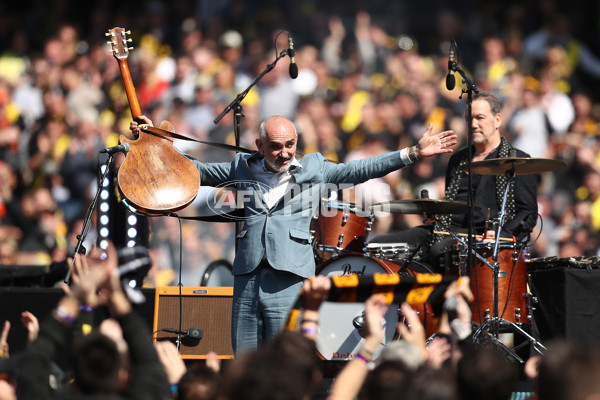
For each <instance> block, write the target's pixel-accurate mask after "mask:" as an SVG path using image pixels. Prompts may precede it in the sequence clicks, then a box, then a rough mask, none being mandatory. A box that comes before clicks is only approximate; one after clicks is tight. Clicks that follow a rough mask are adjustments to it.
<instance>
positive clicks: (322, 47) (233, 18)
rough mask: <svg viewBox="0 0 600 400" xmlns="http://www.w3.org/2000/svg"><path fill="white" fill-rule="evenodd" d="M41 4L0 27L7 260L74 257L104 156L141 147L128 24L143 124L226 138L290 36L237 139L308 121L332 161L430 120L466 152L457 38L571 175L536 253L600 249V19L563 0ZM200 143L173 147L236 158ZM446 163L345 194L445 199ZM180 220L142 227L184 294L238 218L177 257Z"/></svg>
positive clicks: (316, 143)
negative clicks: (118, 54)
mask: <svg viewBox="0 0 600 400" xmlns="http://www.w3.org/2000/svg"><path fill="white" fill-rule="evenodd" d="M28 3H29V2H24V3H23V4H11V5H6V6H3V7H4V8H5V10H4V12H2V13H0V14H1V15H2V21H3V24H2V26H3V28H2V29H1V30H0V51H1V54H0V177H1V178H0V218H1V220H0V222H1V225H0V263H1V264H4V265H34V264H48V263H50V262H60V261H62V260H64V259H65V257H66V256H67V255H69V254H70V253H71V251H72V249H73V246H74V244H75V242H76V235H77V234H79V233H80V231H81V227H82V219H83V216H84V214H85V211H86V209H87V207H88V204H89V201H90V199H91V198H92V196H93V194H94V193H95V188H96V184H97V183H96V181H97V176H98V171H99V164H98V160H99V158H98V151H99V150H100V149H102V148H105V147H109V146H113V145H116V144H117V143H118V137H119V135H121V134H123V135H128V134H129V132H128V129H127V127H128V125H129V122H130V120H131V113H130V111H129V105H128V102H127V98H126V96H125V91H124V88H123V83H122V81H121V74H120V71H119V66H118V64H117V62H116V61H115V60H114V58H113V56H112V54H110V51H109V49H110V46H108V45H107V44H106V43H105V40H106V39H105V36H104V34H105V32H106V31H107V30H108V29H109V28H112V27H114V26H119V25H122V26H123V27H124V28H126V29H130V30H131V34H130V37H131V38H132V44H131V45H132V46H133V47H134V49H133V50H132V51H131V53H130V55H129V57H128V60H127V62H128V65H129V69H130V71H131V74H132V77H133V82H134V85H135V87H136V91H137V95H138V98H139V101H140V106H141V110H142V112H143V113H144V114H146V115H148V116H149V117H150V118H151V119H152V120H154V121H160V120H169V121H170V122H172V123H173V125H174V127H175V129H176V131H177V132H178V133H181V134H187V135H189V136H191V137H194V138H196V139H201V140H209V141H214V142H224V143H229V144H234V143H235V138H234V116H233V113H232V112H230V113H228V114H227V115H226V116H225V117H224V118H223V119H222V120H221V121H220V122H219V123H218V124H214V122H213V120H214V119H215V117H216V116H217V115H219V114H220V113H221V111H222V110H223V109H224V108H225V107H226V106H227V105H228V104H229V103H230V102H231V101H232V100H233V99H234V98H235V97H236V95H237V94H238V93H240V92H242V91H243V90H244V89H246V88H247V87H248V85H249V84H250V83H251V82H252V80H253V79H254V77H256V76H258V75H259V74H260V73H261V72H262V71H263V70H265V68H266V66H267V64H269V63H272V62H273V61H274V59H275V56H276V51H275V49H277V51H279V52H280V51H281V50H283V49H285V48H287V47H288V40H287V39H288V37H287V34H285V33H284V34H282V35H279V36H277V33H279V32H280V31H281V30H283V29H285V30H287V31H289V33H290V35H292V37H293V38H294V44H295V48H296V57H295V59H296V63H297V65H298V67H299V75H298V78H297V79H295V80H292V79H290V77H289V75H288V71H287V69H288V60H287V59H286V60H280V61H279V62H278V63H277V64H276V66H275V68H274V69H273V70H272V71H270V72H269V73H267V74H266V75H264V77H263V78H262V79H261V80H260V81H259V82H258V84H257V85H256V86H255V87H254V88H253V89H252V90H251V91H250V92H249V93H248V95H247V96H246V98H245V99H244V101H243V102H242V106H243V114H244V118H242V120H241V135H240V144H241V145H242V146H244V147H247V148H254V139H255V138H256V136H257V134H258V125H259V123H260V121H261V120H262V119H264V118H265V117H267V116H270V115H274V114H281V115H284V116H286V117H289V118H291V119H292V120H293V121H294V122H295V124H296V127H297V129H298V132H299V138H300V139H299V151H301V152H302V153H305V154H306V153H310V152H314V151H320V152H322V153H323V154H324V155H325V156H326V157H327V158H329V159H330V160H332V161H344V160H350V159H354V158H358V157H365V156H368V155H371V154H376V153H379V152H383V151H388V150H395V149H397V148H399V147H403V146H407V145H411V144H414V143H415V141H416V138H417V136H416V135H418V133H420V132H422V129H423V127H424V126H426V125H427V124H428V123H433V124H434V126H435V128H434V131H435V132H439V131H441V130H444V129H453V130H454V131H455V132H456V133H457V134H459V137H460V138H461V143H460V144H459V146H464V144H465V142H466V135H467V125H466V123H465V119H464V109H465V103H466V96H464V97H462V99H461V98H459V96H460V95H461V88H462V87H463V85H461V79H460V77H459V76H458V75H456V77H457V85H456V88H455V89H454V90H452V91H449V90H447V89H446V88H445V85H444V81H445V76H446V74H447V61H448V48H449V45H450V40H451V39H455V40H456V42H457V44H458V48H459V52H458V61H459V64H460V65H461V67H462V68H463V69H464V70H465V72H466V74H467V75H468V76H470V77H471V78H472V79H473V80H474V82H475V84H476V85H477V86H478V88H480V89H486V90H492V91H494V93H496V94H497V95H498V96H499V97H500V98H501V99H502V102H503V111H502V113H503V121H504V124H503V134H504V135H505V136H506V137H507V138H508V139H509V140H510V141H511V142H512V143H513V144H514V145H515V146H517V147H519V148H520V149H522V150H524V151H526V152H528V153H529V154H530V155H531V156H532V157H540V158H552V159H562V160H564V161H565V162H566V163H567V167H566V168H564V169H562V170H559V171H556V172H554V173H544V174H543V177H542V184H541V185H540V190H539V205H540V207H539V209H540V217H539V219H538V225H537V228H536V230H535V231H534V234H533V235H532V238H531V242H530V243H531V247H530V249H529V251H530V253H531V255H530V257H532V258H534V257H546V256H558V257H568V256H592V255H596V254H597V253H598V246H599V236H598V230H599V229H600V198H599V195H600V158H599V152H598V150H599V149H600V142H599V141H598V139H597V138H598V135H599V133H600V107H599V102H600V97H599V96H598V94H597V93H598V91H597V89H598V88H599V85H598V84H597V78H598V77H599V76H600V57H599V56H597V54H600V53H598V47H599V46H598V44H599V40H598V39H599V38H598V37H597V32H596V30H594V29H591V28H589V27H590V26H595V25H594V23H596V24H597V21H593V16H594V15H596V14H597V13H588V14H586V13H585V12H583V9H584V7H569V9H568V10H565V9H562V8H561V7H562V6H561V4H560V2H558V1H552V0H540V1H532V2H525V3H522V2H517V1H514V2H504V3H500V2H486V3H485V5H484V4H481V5H480V4H478V5H475V2H463V4H459V5H457V7H455V8H452V9H450V8H448V7H445V6H443V3H442V2H439V1H432V2H397V3H394V4H388V3H389V2H384V1H370V2H368V4H366V2H361V1H358V0H356V1H349V2H348V1H344V2H340V1H333V2H327V4H326V5H324V4H317V2H311V1H308V2H298V3H295V2H281V3H280V2H270V1H265V2H260V1H250V2H240V1H225V0H223V1H211V2H205V1H197V2H186V1H171V2H166V1H159V0H154V1H150V2H129V3H128V4H127V5H124V4H121V3H119V2H115V1H110V0H106V1H102V2H99V3H97V4H95V5H93V6H89V5H87V4H83V3H77V2H73V1H67V0H65V1H60V2H58V3H57V4H55V5H51V3H47V4H46V3H44V2H31V3H32V4H31V6H28ZM363 3H364V4H363ZM413 3H414V4H413ZM573 10H575V11H573ZM577 10H579V11H577ZM567 11H569V12H567ZM596 11H597V10H596ZM590 18H591V19H592V21H590ZM589 22H592V23H591V24H590V23H589ZM276 37H277V43H276V46H275V39H276ZM584 38H585V40H583V39H584ZM189 143H190V142H179V141H176V143H175V146H176V147H177V148H179V149H181V150H182V151H185V152H187V153H189V154H191V155H193V156H194V157H196V158H198V159H199V160H202V161H209V162H211V161H228V160H230V159H232V153H231V152H228V151H225V150H219V149H215V148H212V147H207V146H204V145H199V144H192V145H190V144H189ZM446 161H447V159H446V158H445V157H440V158H435V159H432V160H430V161H422V162H420V163H418V164H416V165H415V166H414V167H412V168H407V169H406V170H403V171H402V172H398V173H397V174H390V175H389V176H387V177H386V178H385V179H382V180H374V181H373V182H369V183H367V184H366V185H367V186H366V188H362V190H361V188H358V189H357V190H356V191H355V192H354V193H350V194H348V199H351V200H352V201H355V202H356V203H358V204H359V205H362V206H364V207H367V206H368V205H369V204H370V203H376V202H379V201H386V200H392V199H410V198H414V197H416V196H417V194H418V193H420V190H421V189H428V190H429V193H430V197H431V198H438V199H440V198H442V196H443V176H444V173H445V170H444V169H445V164H446ZM382 187H383V188H384V189H381V188H382ZM388 188H389V190H388ZM199 208H200V206H199V205H198V204H197V203H194V204H193V205H192V206H190V207H188V208H187V209H185V210H183V211H182V212H181V214H182V215H187V216H191V215H195V214H197V213H198V212H199V211H200V210H199ZM178 223H179V222H178V220H177V219H175V218H168V217H160V218H151V219H150V220H149V224H150V247H151V255H152V258H153V268H152V270H151V271H150V273H149V276H148V284H149V285H167V284H172V283H174V282H176V280H177V269H178V268H179V267H180V265H183V282H182V283H183V284H185V285H197V284H198V283H199V281H200V277H201V276H202V273H203V271H204V268H205V267H206V266H207V265H208V264H209V263H210V262H211V261H214V260H218V259H229V260H231V259H232V258H233V252H234V238H233V237H234V230H235V228H234V225H233V224H231V223H208V222H197V221H192V222H183V224H184V226H183V230H182V232H183V237H182V238H181V240H182V242H183V254H184V256H183V262H182V263H180V260H179V256H178V253H179V252H178V247H179V240H180V237H179V226H178ZM416 223H421V221H419V220H418V218H417V219H415V216H411V215H392V216H388V217H387V218H383V217H382V218H381V219H380V220H379V219H378V220H377V221H376V231H377V233H385V232H389V231H394V230H401V229H405V228H407V227H409V226H412V225H414V224H416ZM94 229H95V228H94V227H92V234H90V236H91V237H94V234H93V231H94Z"/></svg>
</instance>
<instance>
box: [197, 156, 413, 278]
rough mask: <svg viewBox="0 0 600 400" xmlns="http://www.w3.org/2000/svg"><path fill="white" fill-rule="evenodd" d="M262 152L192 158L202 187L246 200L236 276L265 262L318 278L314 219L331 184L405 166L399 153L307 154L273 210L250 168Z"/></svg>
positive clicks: (370, 176)
mask: <svg viewBox="0 0 600 400" xmlns="http://www.w3.org/2000/svg"><path fill="white" fill-rule="evenodd" d="M260 157H262V156H261V155H260V154H259V153H253V154H237V155H236V157H235V159H234V160H233V161H232V162H229V163H202V162H200V161H198V160H194V159H192V161H193V162H194V163H195V164H196V167H197V168H198V171H199V172H200V179H201V182H202V185H208V186H224V185H227V186H230V187H232V186H233V187H235V188H236V189H237V191H238V202H239V199H240V198H242V197H240V196H243V200H244V202H243V204H244V209H245V214H246V218H245V221H244V227H243V229H242V230H241V231H240V232H239V234H238V239H239V243H238V249H237V254H236V257H235V260H234V263H233V274H234V275H241V274H246V273H249V272H251V271H253V270H254V269H255V268H256V267H257V266H258V264H259V263H260V262H261V260H262V258H263V254H264V253H265V252H266V258H267V260H268V262H269V264H270V265H271V266H272V267H273V268H275V269H279V270H283V271H289V272H291V273H294V274H296V275H298V276H301V277H304V278H308V277H311V276H313V275H314V274H315V261H314V255H313V249H312V246H311V243H310V221H311V218H312V216H313V215H314V213H315V210H316V208H317V207H318V206H319V204H320V199H321V197H322V196H323V194H324V193H325V191H326V189H327V187H328V186H329V185H339V184H352V185H356V184H359V183H362V182H365V181H367V180H369V179H371V178H377V177H381V176H384V175H386V174H388V173H390V172H392V171H395V170H397V169H399V168H402V167H404V166H406V164H405V163H404V162H403V161H402V159H401V158H400V153H399V152H398V151H396V152H391V153H385V154H381V155H377V156H374V157H370V158H366V159H363V160H356V161H352V162H349V163H346V164H334V163H330V162H328V161H327V160H326V159H325V157H323V156H322V155H321V154H319V153H314V154H308V155H306V156H304V158H303V159H302V161H300V164H301V166H299V167H298V166H296V167H294V166H292V169H291V173H292V174H293V175H294V178H295V181H296V182H295V185H293V186H292V187H291V189H289V190H288V191H287V192H286V194H285V196H284V197H283V198H282V199H281V200H279V201H278V202H277V203H276V204H275V205H274V206H273V207H271V208H268V207H267V206H266V205H265V201H264V198H263V195H262V192H261V191H260V190H259V187H260V185H261V184H260V183H258V182H256V178H255V177H254V175H253V173H252V171H251V169H250V166H249V164H248V162H249V160H250V159H251V158H256V159H260Z"/></svg>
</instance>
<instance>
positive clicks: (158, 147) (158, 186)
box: [106, 27, 200, 214]
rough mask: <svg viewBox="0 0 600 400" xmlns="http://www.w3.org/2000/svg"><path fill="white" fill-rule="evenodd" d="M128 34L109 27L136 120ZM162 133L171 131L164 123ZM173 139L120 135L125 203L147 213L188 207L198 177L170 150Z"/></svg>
mask: <svg viewBox="0 0 600 400" xmlns="http://www.w3.org/2000/svg"><path fill="white" fill-rule="evenodd" d="M128 34H129V32H128V31H127V32H126V31H125V30H124V29H123V28H118V27H116V28H113V29H110V30H109V31H108V33H107V34H106V35H107V36H109V37H110V41H109V43H110V44H111V46H112V52H113V55H114V57H115V58H116V59H117V61H118V63H119V68H120V70H121V77H122V78H123V84H124V85H125V92H126V94H127V99H128V101H129V108H130V109H131V116H132V117H133V119H134V120H139V117H140V116H141V115H142V111H141V109H140V104H139V101H138V99H137V95H136V92H135V87H134V85H133V80H132V78H131V74H130V72H129V66H128V64H127V57H128V56H129V52H130V50H131V49H133V48H132V47H129V46H128V44H129V43H130V42H131V39H128V38H127V35H128ZM160 129H163V132H167V133H168V131H171V132H173V131H174V129H173V126H172V125H171V124H170V123H169V122H168V121H163V123H161V125H160ZM173 139H174V138H173V137H172V136H168V135H164V134H162V135H161V134H158V135H157V134H156V133H154V132H152V131H150V130H147V129H146V130H144V129H140V135H139V137H138V138H137V139H136V140H131V139H128V138H126V137H125V136H123V135H121V137H120V142H121V143H123V142H125V143H128V144H129V146H130V150H129V152H128V153H127V155H126V157H125V161H124V162H123V164H122V165H121V167H120V168H119V173H118V176H117V181H118V187H119V191H120V192H121V194H122V195H123V196H124V197H125V198H126V199H127V201H128V203H129V204H130V205H132V206H133V207H135V208H137V209H138V210H140V211H144V212H146V213H148V214H164V213H167V212H173V211H177V210H180V209H182V208H184V207H186V206H187V205H189V204H190V203H191V202H192V201H193V200H194V198H195V197H196V194H197V193H198V189H199V188H200V174H199V172H198V170H197V168H196V166H195V165H194V164H193V163H192V162H191V161H190V160H189V159H188V158H187V157H186V156H184V155H183V154H181V153H179V152H178V151H177V150H175V148H174V147H173Z"/></svg>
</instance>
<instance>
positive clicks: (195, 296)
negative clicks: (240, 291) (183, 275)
mask: <svg viewBox="0 0 600 400" xmlns="http://www.w3.org/2000/svg"><path fill="white" fill-rule="evenodd" d="M232 301H233V288H232V287H204V286H198V287H182V288H181V295H180V292H179V287H177V286H168V287H158V288H156V292H155V303H154V324H153V329H152V331H153V332H154V334H153V339H154V341H155V342H156V341H158V340H170V341H173V342H174V343H176V341H177V337H178V336H179V335H178V332H181V343H180V346H179V352H180V354H181V358H183V359H202V358H206V354H207V353H208V352H210V351H214V352H216V353H217V355H218V357H219V358H233V349H232V346H231V305H232Z"/></svg>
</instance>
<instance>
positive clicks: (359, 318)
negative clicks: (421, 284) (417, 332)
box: [316, 254, 435, 361]
mask: <svg viewBox="0 0 600 400" xmlns="http://www.w3.org/2000/svg"><path fill="white" fill-rule="evenodd" d="M415 272H419V273H431V270H430V268H429V267H428V266H427V265H425V264H423V263H420V262H416V261H415V262H411V263H408V264H407V265H406V266H403V265H399V264H396V263H393V262H391V261H388V260H380V259H377V258H373V257H369V256H367V255H364V254H344V255H342V256H340V257H336V258H333V259H331V260H329V261H327V262H325V263H323V264H321V265H320V266H319V267H318V268H317V275H323V276H327V277H329V278H331V277H334V276H344V275H350V274H356V275H359V276H371V275H374V274H375V273H387V274H395V273H400V274H401V275H404V274H407V276H413V275H414V273H415ZM414 308H415V310H416V311H417V312H419V317H420V318H421V321H422V322H423V323H424V324H425V326H426V332H427V334H428V335H429V334H430V333H429V331H430V330H431V329H428V325H430V324H429V323H428V320H427V319H426V318H427V316H429V317H430V318H429V321H431V323H433V313H432V312H431V310H430V308H426V307H425V305H417V306H415V307H414ZM398 311H399V307H398V304H391V305H390V306H389V308H388V311H387V312H386V314H385V315H384V317H383V319H382V321H381V322H382V324H383V329H384V342H383V343H382V344H381V345H380V346H379V348H378V349H377V351H376V352H375V354H374V356H375V357H376V356H378V355H379V352H380V351H381V349H382V348H383V346H384V345H385V344H387V343H388V342H390V341H391V340H393V339H394V336H395V335H396V324H397V323H398V315H399V313H398ZM363 312H364V304H363V303H337V302H327V301H326V302H324V303H323V304H322V305H321V308H320V310H319V314H320V318H319V332H318V334H317V341H316V342H317V351H318V354H319V357H321V358H322V359H325V360H338V361H339V360H351V359H352V358H353V357H354V354H356V353H357V352H358V351H359V350H360V348H361V346H362V343H363V342H364V339H363V337H362V336H361V334H360V330H359V328H360V327H361V324H362V323H364V319H363ZM433 332H435V330H434V331H433ZM433 332H431V334H433Z"/></svg>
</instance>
